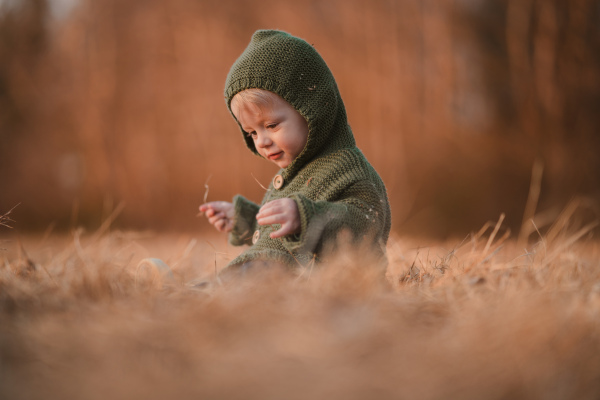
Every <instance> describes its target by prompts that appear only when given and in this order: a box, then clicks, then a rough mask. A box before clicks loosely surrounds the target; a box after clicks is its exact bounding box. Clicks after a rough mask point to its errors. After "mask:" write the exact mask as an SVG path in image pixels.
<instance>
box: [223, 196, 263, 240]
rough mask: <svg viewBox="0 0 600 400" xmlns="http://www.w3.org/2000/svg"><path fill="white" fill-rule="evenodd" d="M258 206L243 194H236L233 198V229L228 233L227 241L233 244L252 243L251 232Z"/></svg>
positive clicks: (252, 231)
mask: <svg viewBox="0 0 600 400" xmlns="http://www.w3.org/2000/svg"><path fill="white" fill-rule="evenodd" d="M259 208H260V207H259V206H258V204H256V203H253V202H251V201H250V200H248V199H246V198H245V197H244V196H240V195H237V196H235V197H234V198H233V209H234V213H235V214H234V216H233V229H232V230H231V232H230V233H229V243H231V244H232V245H234V246H242V245H244V244H248V245H251V244H252V234H253V233H254V227H255V225H256V214H258V210H259Z"/></svg>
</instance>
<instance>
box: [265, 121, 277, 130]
mask: <svg viewBox="0 0 600 400" xmlns="http://www.w3.org/2000/svg"><path fill="white" fill-rule="evenodd" d="M275 127H277V123H276V122H274V123H272V124H269V125H267V129H275Z"/></svg>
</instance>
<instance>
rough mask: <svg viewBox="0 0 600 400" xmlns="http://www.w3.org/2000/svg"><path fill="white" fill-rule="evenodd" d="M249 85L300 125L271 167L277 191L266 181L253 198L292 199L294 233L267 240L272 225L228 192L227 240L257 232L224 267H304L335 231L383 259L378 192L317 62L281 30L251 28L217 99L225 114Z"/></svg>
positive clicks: (386, 215)
mask: <svg viewBox="0 0 600 400" xmlns="http://www.w3.org/2000/svg"><path fill="white" fill-rule="evenodd" d="M250 88H258V89H264V90H268V91H271V92H274V93H276V94H278V95H279V96H281V97H282V98H283V99H285V100H286V101H287V102H288V103H289V104H291V105H292V106H293V107H294V108H295V109H296V110H297V111H298V112H299V113H300V114H301V115H302V116H303V117H304V118H305V119H306V121H307V123H308V138H307V143H306V146H305V147H304V150H303V151H302V152H301V153H300V154H299V155H298V157H296V159H295V160H294V161H293V162H292V163H290V165H288V166H287V167H286V168H285V169H282V170H280V171H279V172H278V175H280V176H281V177H282V178H283V185H282V186H281V187H279V188H278V189H277V188H275V187H274V186H273V183H271V184H270V185H269V188H268V190H267V193H266V194H265V196H264V198H263V200H262V203H261V204H265V203H266V202H269V201H272V200H276V199H280V198H286V197H287V198H291V199H293V200H294V201H295V202H296V204H297V205H298V210H299V212H300V217H301V233H300V234H299V235H291V236H287V237H284V238H279V239H271V238H270V237H269V234H270V233H271V232H273V231H275V230H277V229H279V227H280V226H279V225H277V224H275V225H273V226H270V225H265V226H259V225H258V223H257V222H256V214H257V212H258V210H259V206H258V205H257V204H255V203H252V202H251V201H249V200H247V199H245V198H244V197H242V196H236V197H234V208H235V217H234V228H233V230H232V232H231V233H230V238H229V240H230V242H231V243H232V244H234V245H240V244H251V239H252V236H253V235H254V234H255V232H256V231H258V232H259V233H258V234H256V235H257V236H258V240H257V241H256V243H255V244H254V245H252V247H251V248H250V249H248V250H247V251H245V252H244V253H242V254H241V255H240V256H239V257H237V258H236V259H235V260H233V261H232V262H231V263H230V265H239V264H243V263H246V262H248V261H252V260H257V259H261V260H274V261H278V262H281V263H284V264H288V265H298V263H299V264H305V263H307V262H309V261H310V260H312V259H314V258H315V257H316V258H317V259H318V258H319V256H320V255H321V252H322V250H323V248H324V245H325V244H326V243H328V242H329V241H333V240H335V239H336V236H337V235H338V233H339V232H340V231H341V230H348V231H349V232H351V233H352V236H353V238H354V239H355V240H361V239H363V238H368V240H370V241H372V242H373V249H374V250H375V252H376V253H377V254H379V255H381V256H384V255H385V245H386V243H387V240H388V236H389V231H390V224H391V214H390V207H389V203H388V198H387V193H386V189H385V186H384V184H383V182H382V180H381V178H380V177H379V175H378V174H377V172H376V171H375V169H374V168H373V167H372V166H371V164H369V162H368V161H367V159H366V158H365V157H364V155H363V154H362V152H361V151H360V150H359V149H358V148H357V147H356V143H355V141H354V136H353V134H352V130H351V129H350V126H349V125H348V121H347V117H346V110H345V108H344V103H343V102H342V98H341V96H340V93H339V90H338V87H337V84H336V82H335V79H334V78H333V75H332V73H331V71H330V70H329V68H328V67H327V64H326V63H325V61H324V60H323V59H322V58H321V56H320V55H319V54H318V53H317V51H316V50H315V49H314V48H313V46H311V45H310V44H308V43H307V42H305V41H304V40H302V39H299V38H296V37H294V36H291V35H289V34H288V33H285V32H281V31H274V30H261V31H257V32H256V33H255V34H254V35H253V36H252V39H251V41H250V44H249V45H248V47H247V48H246V49H245V50H244V52H243V53H242V55H241V56H240V57H239V58H238V59H237V60H236V62H235V63H234V64H233V66H232V67H231V70H230V71H229V74H228V76H227V81H226V84H225V100H226V104H227V107H228V108H229V110H230V112H231V99H232V98H233V97H234V96H235V94H236V93H238V92H240V91H242V90H245V89H250ZM232 115H233V113H232ZM234 118H235V116H234ZM238 125H239V122H238ZM240 130H241V131H242V134H243V137H244V140H245V141H246V145H247V146H248V148H249V149H250V150H251V151H252V152H254V153H255V154H257V155H259V154H258V152H257V151H256V148H255V146H254V142H253V140H252V139H251V138H250V137H249V135H247V133H246V132H244V130H243V129H242V127H241V126H240Z"/></svg>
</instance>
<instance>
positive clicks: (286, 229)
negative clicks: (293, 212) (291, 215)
mask: <svg viewBox="0 0 600 400" xmlns="http://www.w3.org/2000/svg"><path fill="white" fill-rule="evenodd" d="M297 228H298V227H296V226H295V225H294V224H292V223H285V224H283V225H281V228H279V229H278V230H276V231H274V232H271V234H270V235H269V236H270V237H271V239H276V238H279V237H283V236H287V235H291V234H293V233H296V230H297Z"/></svg>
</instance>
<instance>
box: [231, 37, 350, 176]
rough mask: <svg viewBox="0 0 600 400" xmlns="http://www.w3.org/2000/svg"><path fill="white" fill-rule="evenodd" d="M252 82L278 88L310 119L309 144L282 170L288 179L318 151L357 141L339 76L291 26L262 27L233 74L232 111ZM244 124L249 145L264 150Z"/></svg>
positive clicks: (319, 152)
mask: <svg viewBox="0 0 600 400" xmlns="http://www.w3.org/2000/svg"><path fill="white" fill-rule="evenodd" d="M250 88H258V89H264V90H268V91H271V92H274V93H276V94H278V95H279V96H281V97H282V98H284V99H285V100H286V101H287V102H288V103H290V104H291V105H292V106H293V107H294V108H295V109H296V110H297V111H298V112H299V113H300V114H301V115H302V116H303V117H304V118H305V119H306V121H307V122H308V131H309V133H308V140H307V143H306V147H305V148H304V150H303V151H302V152H301V153H300V154H299V155H298V157H297V158H296V159H295V160H294V161H293V162H292V163H291V164H290V165H289V166H288V167H287V168H286V169H285V170H284V171H283V172H282V174H283V177H284V179H288V178H289V177H291V176H293V175H294V174H295V173H296V172H298V171H299V170H300V169H301V168H302V167H303V166H304V165H305V164H306V163H307V162H308V161H310V160H312V159H313V158H315V157H318V156H323V155H325V154H328V153H331V152H333V151H336V150H340V149H343V148H352V147H354V146H355V141H354V137H353V135H352V131H351V129H350V126H349V125H348V121H347V118H346V110H345V108H344V103H343V102H342V98H341V96H340V92H339V90H338V87H337V84H336V83H335V79H334V78H333V75H332V73H331V71H330V70H329V68H328V67H327V64H325V61H324V60H323V58H321V56H320V55H319V53H317V51H316V50H315V49H314V47H313V46H311V45H310V44H308V43H307V42H306V41H304V40H302V39H300V38H297V37H294V36H292V35H290V34H288V33H286V32H281V31H276V30H259V31H256V32H255V33H254V35H253V36H252V39H251V41H250V44H249V45H248V47H246V49H245V50H244V52H243V53H242V55H241V56H240V57H239V58H238V59H237V60H236V62H235V63H234V64H233V66H232V67H231V70H230V71H229V74H228V75H227V81H226V83H225V99H226V102H227V107H228V108H229V111H230V112H231V99H232V98H233V96H235V94H236V93H238V92H241V91H242V90H245V89H250ZM232 115H233V113H232ZM234 118H235V116H234ZM238 125H239V122H238ZM240 129H241V130H242V133H243V134H244V140H245V141H246V145H247V146H248V148H249V149H250V150H252V151H253V152H254V153H255V154H257V155H258V152H257V151H256V148H255V147H254V142H253V141H252V139H251V138H249V137H248V136H247V135H246V132H244V130H243V129H242V128H241V126H240Z"/></svg>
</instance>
